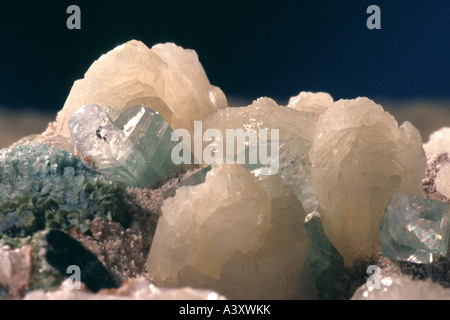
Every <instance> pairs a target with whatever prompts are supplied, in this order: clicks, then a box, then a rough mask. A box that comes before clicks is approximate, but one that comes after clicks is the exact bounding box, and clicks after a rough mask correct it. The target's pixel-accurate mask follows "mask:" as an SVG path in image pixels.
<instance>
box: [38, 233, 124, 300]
mask: <svg viewBox="0 0 450 320" xmlns="http://www.w3.org/2000/svg"><path fill="white" fill-rule="evenodd" d="M45 240H46V243H47V245H46V247H45V250H46V251H45V259H46V260H47V262H48V263H49V264H50V265H51V266H52V267H53V268H55V269H56V270H58V271H59V272H60V273H61V274H63V275H66V276H67V277H68V274H67V270H70V269H68V268H69V267H70V266H76V267H77V268H79V271H80V280H81V281H82V282H83V283H84V284H85V285H86V287H87V288H88V289H89V290H90V291H92V292H98V291H99V290H100V289H102V288H117V287H119V284H118V283H117V281H116V279H114V278H113V276H112V275H111V274H110V273H109V271H108V270H107V269H106V268H105V267H104V266H103V264H102V263H101V262H100V261H98V259H97V257H96V256H95V254H93V253H92V252H91V251H89V250H88V249H86V248H85V247H84V246H83V245H82V244H81V243H79V242H78V241H76V240H74V239H72V238H71V237H69V236H68V235H67V234H66V233H65V232H62V231H59V230H50V231H49V232H47V234H46V235H45ZM70 274H71V273H69V275H70Z"/></svg>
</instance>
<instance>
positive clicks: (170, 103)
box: [57, 40, 227, 137]
mask: <svg viewBox="0 0 450 320" xmlns="http://www.w3.org/2000/svg"><path fill="white" fill-rule="evenodd" d="M155 97H156V98H159V99H161V100H162V102H164V103H161V104H155V103H154V99H155ZM85 104H97V105H99V106H101V107H104V108H106V107H107V106H113V107H116V108H120V109H122V110H123V109H127V108H129V107H132V106H136V105H139V104H145V105H147V106H150V105H151V106H152V109H153V110H155V111H157V112H159V114H160V115H161V116H162V117H163V118H164V119H165V120H166V121H167V122H168V123H169V125H171V126H172V128H174V129H176V128H185V129H188V130H191V129H192V127H193V121H194V120H203V119H204V118H205V117H207V116H208V115H210V114H211V113H213V112H214V111H215V110H217V109H218V108H224V107H226V105H227V101H226V98H225V95H224V94H223V92H222V91H221V90H220V89H219V88H217V87H214V86H211V85H210V83H209V81H208V78H207V76H206V73H205V71H204V70H203V67H202V65H201V64H200V62H199V61H198V57H197V54H196V53H195V51H192V50H185V49H183V48H181V47H178V46H176V45H175V44H173V43H166V44H159V45H156V46H154V47H153V48H152V49H149V48H148V47H147V46H145V44H143V43H142V42H140V41H136V40H131V41H129V42H127V43H125V44H122V45H120V46H118V47H116V48H115V49H113V50H111V51H109V52H108V53H106V54H104V55H102V56H101V57H100V58H99V59H98V60H96V61H95V62H94V63H93V64H92V65H91V66H90V67H89V69H88V70H87V72H86V74H85V75H84V78H83V79H80V80H77V81H75V83H74V84H73V87H72V89H71V91H70V94H69V96H68V97H67V100H66V102H65V104H64V107H63V109H62V110H61V111H60V112H59V114H58V117H57V132H58V133H59V132H60V133H61V135H63V136H65V137H70V131H69V127H68V121H69V118H70V116H71V115H72V113H74V112H75V111H76V110H78V109H79V108H80V107H82V106H83V105H85ZM191 133H192V131H191Z"/></svg>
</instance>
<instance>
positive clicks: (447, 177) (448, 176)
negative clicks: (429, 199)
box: [435, 164, 450, 199]
mask: <svg viewBox="0 0 450 320" xmlns="http://www.w3.org/2000/svg"><path fill="white" fill-rule="evenodd" d="M435 183H436V190H437V191H439V192H440V193H441V194H442V195H444V196H445V197H447V199H450V165H449V164H447V165H445V166H443V167H441V168H440V169H439V171H438V173H437V175H436V180H435Z"/></svg>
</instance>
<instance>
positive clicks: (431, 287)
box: [352, 275, 450, 300]
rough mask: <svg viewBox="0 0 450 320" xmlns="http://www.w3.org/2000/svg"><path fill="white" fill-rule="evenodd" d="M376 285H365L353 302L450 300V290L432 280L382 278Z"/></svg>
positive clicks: (394, 276)
mask: <svg viewBox="0 0 450 320" xmlns="http://www.w3.org/2000/svg"><path fill="white" fill-rule="evenodd" d="M377 286H378V285H377V284H376V283H372V284H369V285H367V284H364V285H362V286H361V287H360V288H359V289H358V290H356V292H355V293H354V294H353V297H352V300H450V289H445V288H443V287H442V286H441V285H439V284H438V283H434V282H433V281H431V279H427V280H426V281H422V280H412V279H411V278H410V277H408V276H403V275H390V276H381V278H380V282H379V287H378V288H377Z"/></svg>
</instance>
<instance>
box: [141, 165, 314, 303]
mask: <svg viewBox="0 0 450 320" xmlns="http://www.w3.org/2000/svg"><path fill="white" fill-rule="evenodd" d="M162 213H163V215H162V217H161V218H160V220H159V222H158V227H157V230H156V234H155V238H154V240H153V243H152V247H151V250H150V255H149V257H148V261H147V269H148V271H149V273H150V275H151V277H152V278H153V280H154V281H155V283H156V284H157V285H159V286H169V287H180V286H192V287H196V288H209V289H212V290H215V291H217V292H219V293H221V294H223V295H225V296H226V297H227V298H230V299H296V298H301V297H303V298H307V297H314V295H315V292H314V289H313V290H309V292H301V287H302V286H303V287H305V283H307V282H308V281H311V275H310V273H309V274H308V272H307V271H306V272H304V273H302V268H303V267H304V263H305V259H306V254H307V252H308V249H309V245H310V240H309V238H308V236H307V234H306V232H305V230H304V228H303V221H304V212H303V209H302V207H301V204H300V203H299V202H298V200H297V197H296V196H295V194H294V193H293V191H292V188H291V187H290V186H288V185H286V184H284V183H283V181H282V179H280V178H279V177H277V176H268V177H264V178H261V179H257V178H255V177H254V176H253V175H252V174H251V173H250V172H248V171H247V169H245V168H244V167H243V166H240V165H218V166H215V167H213V169H212V170H211V171H210V172H208V174H207V176H206V181H205V182H204V183H202V184H200V185H197V186H191V187H182V188H180V189H178V190H177V192H176V195H175V197H174V198H169V199H167V200H166V201H165V202H164V204H163V206H162Z"/></svg>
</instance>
